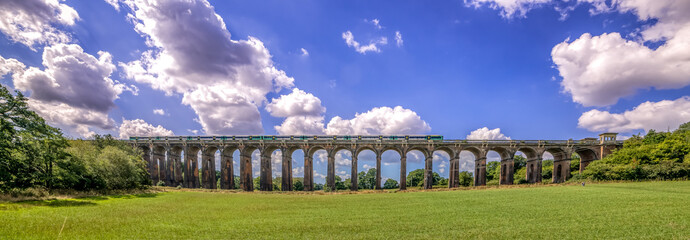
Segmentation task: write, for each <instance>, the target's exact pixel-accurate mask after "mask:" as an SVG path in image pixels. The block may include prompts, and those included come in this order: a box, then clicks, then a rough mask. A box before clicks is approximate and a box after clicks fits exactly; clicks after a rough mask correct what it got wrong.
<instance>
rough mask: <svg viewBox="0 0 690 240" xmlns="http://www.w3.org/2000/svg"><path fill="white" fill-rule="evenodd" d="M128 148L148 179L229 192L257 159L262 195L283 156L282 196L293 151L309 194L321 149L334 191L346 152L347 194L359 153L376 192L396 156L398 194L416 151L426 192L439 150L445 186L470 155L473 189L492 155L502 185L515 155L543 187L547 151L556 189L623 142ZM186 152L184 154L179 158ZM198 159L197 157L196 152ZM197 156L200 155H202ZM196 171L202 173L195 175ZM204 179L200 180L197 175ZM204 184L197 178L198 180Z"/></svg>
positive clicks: (366, 141)
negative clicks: (575, 168) (370, 158)
mask: <svg viewBox="0 0 690 240" xmlns="http://www.w3.org/2000/svg"><path fill="white" fill-rule="evenodd" d="M128 141H129V142H130V143H131V144H132V145H134V146H136V147H138V148H140V149H141V150H142V151H143V158H144V160H145V161H146V162H147V163H148V166H147V167H148V171H149V173H150V175H151V180H152V181H153V182H154V184H155V183H157V182H159V181H163V182H165V183H166V185H167V186H179V185H181V186H183V187H185V188H199V187H202V188H211V189H215V188H217V187H220V188H221V189H232V188H234V186H235V183H234V181H235V179H234V176H233V161H238V162H237V163H238V165H239V168H240V169H239V173H240V174H239V175H240V176H239V181H240V184H239V185H240V188H241V189H242V190H245V191H253V190H254V188H255V186H253V185H254V184H253V183H254V181H253V178H252V159H251V155H252V153H253V152H254V151H255V150H259V153H260V165H261V166H260V186H256V187H258V188H259V189H260V190H261V191H271V190H273V184H272V180H273V176H272V167H271V154H272V153H273V151H275V150H280V151H281V152H282V159H281V162H282V165H281V166H282V167H281V168H282V169H281V173H282V183H281V187H282V188H281V189H282V190H283V191H292V190H293V184H292V180H293V179H292V178H293V177H292V153H293V152H295V151H296V150H302V151H303V152H304V190H305V191H313V189H314V172H313V159H314V154H315V152H316V151H318V150H325V151H326V152H327V154H328V168H327V169H328V170H327V176H326V185H325V188H329V189H335V155H336V153H337V152H338V151H342V150H344V151H349V152H350V153H351V154H352V162H351V167H352V169H351V177H350V180H351V190H353V191H356V190H357V188H358V187H357V186H358V184H357V179H358V177H357V173H358V171H357V156H358V155H359V153H360V152H362V151H364V150H370V151H372V152H374V153H375V154H376V189H381V155H382V154H383V153H384V152H386V151H395V152H397V153H398V154H399V155H400V183H401V184H400V189H402V190H404V189H406V184H405V182H406V177H407V167H406V166H407V153H408V152H410V151H419V152H421V153H422V154H423V155H424V159H425V160H424V166H425V167H424V184H423V186H424V188H425V189H431V187H432V183H433V172H432V164H433V161H432V157H433V154H434V152H436V151H442V152H445V153H447V154H448V156H450V173H449V181H448V187H450V188H455V187H459V159H460V156H459V155H460V153H461V152H462V151H467V152H470V153H472V154H473V155H474V159H475V160H474V165H475V166H474V185H475V186H482V185H486V163H487V162H486V161H487V158H486V156H487V153H488V152H489V151H495V152H496V153H498V154H499V155H500V179H499V183H500V184H501V185H509V184H513V178H514V168H513V157H514V156H515V154H516V153H517V152H518V151H519V152H522V153H523V154H524V155H525V156H526V158H527V163H526V171H527V172H526V176H525V177H526V180H527V181H528V182H529V183H538V182H541V181H542V177H541V176H542V173H541V169H542V156H543V154H544V153H545V152H549V153H551V155H553V157H554V159H553V161H554V164H553V177H552V179H551V180H550V181H551V182H554V183H560V182H564V181H565V180H566V179H567V178H568V177H569V176H570V172H571V169H570V161H571V156H572V155H573V153H577V154H578V155H579V156H580V160H579V161H580V169H579V170H580V171H582V170H584V168H585V167H587V165H588V164H589V163H591V162H592V161H596V160H598V159H601V158H603V157H605V156H606V155H607V154H610V153H611V151H612V150H613V149H616V148H620V147H622V145H623V141H618V140H616V134H615V133H603V134H600V135H599V138H598V139H597V138H585V139H582V140H572V139H571V140H448V139H443V137H442V136H437V135H427V136H412V135H405V136H161V137H131V138H130V140H128ZM217 151H219V152H220V166H219V168H220V181H219V182H220V186H216V183H217V182H218V180H217V179H216V174H215V169H216V166H215V165H216V159H215V153H216V152H217ZM235 151H239V156H240V157H239V158H240V159H237V160H235V159H233V153H234V152H235ZM182 153H184V156H182ZM199 153H201V154H199ZM199 156H200V157H199ZM199 165H201V169H199ZM199 175H201V178H200V177H199ZM200 179H201V180H200Z"/></svg>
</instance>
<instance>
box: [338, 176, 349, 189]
mask: <svg viewBox="0 0 690 240" xmlns="http://www.w3.org/2000/svg"><path fill="white" fill-rule="evenodd" d="M349 180H350V179H349V178H348V179H347V180H345V181H347V182H349ZM349 187H350V186H349V184H347V186H346V184H345V182H343V181H342V179H341V178H340V176H338V175H336V176H335V189H336V190H346V189H349Z"/></svg>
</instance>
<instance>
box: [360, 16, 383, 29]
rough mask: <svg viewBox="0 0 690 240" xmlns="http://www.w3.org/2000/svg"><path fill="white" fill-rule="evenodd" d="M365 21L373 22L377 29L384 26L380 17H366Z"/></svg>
mask: <svg viewBox="0 0 690 240" xmlns="http://www.w3.org/2000/svg"><path fill="white" fill-rule="evenodd" d="M364 22H368V23H371V24H373V25H374V27H376V29H381V28H383V26H381V21H379V19H377V18H374V19H373V20H367V19H364Z"/></svg>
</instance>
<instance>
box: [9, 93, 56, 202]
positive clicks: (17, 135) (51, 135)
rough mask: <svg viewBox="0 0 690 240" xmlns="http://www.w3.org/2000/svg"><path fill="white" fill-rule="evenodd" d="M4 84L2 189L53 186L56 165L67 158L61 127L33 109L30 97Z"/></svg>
mask: <svg viewBox="0 0 690 240" xmlns="http://www.w3.org/2000/svg"><path fill="white" fill-rule="evenodd" d="M15 94H16V96H13V95H12V94H11V93H10V92H9V90H7V88H5V86H0V192H5V191H7V190H9V189H12V188H19V189H23V188H28V187H34V186H40V187H46V188H52V187H53V180H54V172H55V169H54V166H55V164H56V163H58V162H63V161H66V160H67V157H68V156H67V154H66V153H65V152H64V148H65V147H66V146H67V141H66V139H65V138H64V137H63V136H62V132H60V130H59V129H57V128H53V127H51V126H49V125H48V124H46V123H45V120H43V118H41V117H40V116H38V114H36V113H35V112H33V111H31V110H29V108H28V105H27V99H26V98H25V97H24V95H23V94H22V93H21V92H19V91H16V92H15Z"/></svg>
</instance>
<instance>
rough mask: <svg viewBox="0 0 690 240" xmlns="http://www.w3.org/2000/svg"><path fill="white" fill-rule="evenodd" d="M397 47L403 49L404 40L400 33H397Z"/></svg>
mask: <svg viewBox="0 0 690 240" xmlns="http://www.w3.org/2000/svg"><path fill="white" fill-rule="evenodd" d="M395 45H397V46H398V47H402V45H403V39H402V34H401V33H400V31H395Z"/></svg>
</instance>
